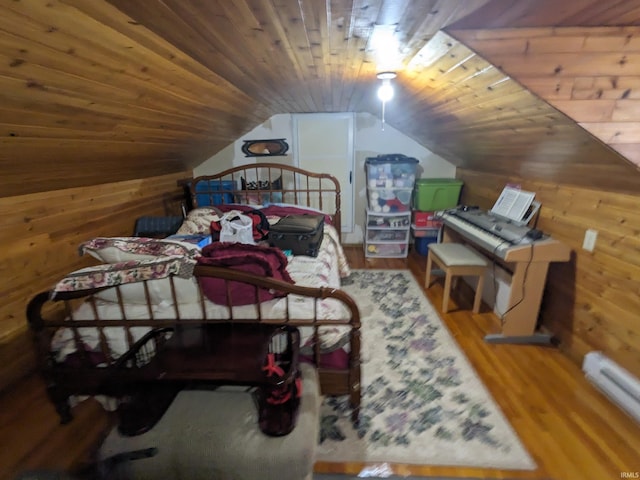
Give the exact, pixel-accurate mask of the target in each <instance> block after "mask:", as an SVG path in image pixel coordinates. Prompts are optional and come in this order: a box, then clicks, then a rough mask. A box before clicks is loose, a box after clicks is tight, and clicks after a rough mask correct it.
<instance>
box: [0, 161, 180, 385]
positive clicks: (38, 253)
mask: <svg viewBox="0 0 640 480" xmlns="http://www.w3.org/2000/svg"><path fill="white" fill-rule="evenodd" d="M190 177H191V172H188V171H185V172H180V173H175V174H170V175H162V176H157V177H150V178H144V179H139V180H127V181H122V182H115V183H105V184H102V185H95V186H92V187H74V188H68V189H62V190H54V191H48V192H40V193H32V194H27V195H20V196H13V197H3V198H0V219H1V220H0V244H1V245H2V249H0V252H1V253H0V298H2V304H1V305H0V309H1V310H0V389H2V388H3V387H5V386H6V385H8V384H10V383H11V382H12V381H14V380H15V379H17V378H19V377H20V376H21V375H23V374H24V373H26V372H28V371H29V370H30V369H32V368H33V360H32V358H31V345H30V344H29V341H28V339H27V338H26V337H25V335H24V333H25V331H26V326H27V325H26V317H25V308H26V305H27V302H28V300H29V299H30V298H31V297H32V296H33V295H34V294H36V293H38V292H40V291H42V290H46V289H48V288H51V286H52V285H53V284H55V282H56V281H57V280H59V278H60V277H61V276H62V275H64V274H65V273H67V272H69V271H72V270H75V269H77V268H81V267H83V266H87V265H91V264H95V260H93V259H91V258H86V257H80V256H79V255H78V245H79V244H80V243H81V242H83V241H86V240H88V239H90V238H93V237H97V236H118V235H131V234H132V232H133V228H134V223H135V219H136V218H137V217H139V216H142V215H165V214H166V212H167V207H168V206H170V207H173V208H175V206H176V202H175V201H174V199H175V197H178V196H180V195H181V194H182V189H181V187H179V186H178V183H177V182H178V180H180V179H184V178H190ZM170 213H173V214H179V212H177V211H175V210H173V211H172V212H170Z"/></svg>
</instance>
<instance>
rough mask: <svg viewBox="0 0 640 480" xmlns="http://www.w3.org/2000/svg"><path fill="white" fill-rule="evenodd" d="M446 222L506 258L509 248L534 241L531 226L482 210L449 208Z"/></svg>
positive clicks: (472, 240)
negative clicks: (521, 224) (529, 234)
mask: <svg viewBox="0 0 640 480" xmlns="http://www.w3.org/2000/svg"><path fill="white" fill-rule="evenodd" d="M442 219H443V221H444V224H445V225H446V226H448V227H450V228H451V229H452V230H455V231H456V232H458V233H459V234H460V235H462V236H464V237H465V238H467V239H469V240H470V241H471V242H472V243H475V244H477V245H478V246H480V247H482V248H484V249H485V250H488V251H489V252H490V253H492V254H494V255H496V256H497V257H500V258H502V259H505V257H506V256H507V252H508V250H509V249H511V248H513V247H514V246H524V245H529V244H530V243H532V240H531V239H530V238H528V237H527V233H528V232H529V230H530V228H529V227H526V226H520V225H516V224H512V223H510V222H509V221H506V220H502V219H500V218H497V217H495V216H493V215H490V214H488V213H486V212H484V211H482V210H468V211H462V210H449V211H446V212H444V213H443V215H442Z"/></svg>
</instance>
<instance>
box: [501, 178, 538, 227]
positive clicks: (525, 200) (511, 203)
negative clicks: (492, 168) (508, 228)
mask: <svg viewBox="0 0 640 480" xmlns="http://www.w3.org/2000/svg"><path fill="white" fill-rule="evenodd" d="M535 196H536V194H535V193H533V192H526V191H524V190H519V189H517V188H513V187H504V190H502V193H501V194H500V197H498V200H496V203H495V205H494V206H493V208H492V209H491V213H493V214H495V215H499V216H501V217H504V218H508V219H509V220H513V221H515V222H520V221H522V219H523V218H524V216H525V214H526V213H527V210H528V209H529V207H530V206H531V203H532V202H533V199H534V198H535Z"/></svg>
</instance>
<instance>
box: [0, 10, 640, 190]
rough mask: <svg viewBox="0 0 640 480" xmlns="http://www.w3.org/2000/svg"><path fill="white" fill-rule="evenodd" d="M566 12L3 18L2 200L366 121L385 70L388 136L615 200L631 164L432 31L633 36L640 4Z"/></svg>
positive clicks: (188, 163)
mask: <svg viewBox="0 0 640 480" xmlns="http://www.w3.org/2000/svg"><path fill="white" fill-rule="evenodd" d="M565 4H567V5H565ZM565 4H562V5H558V3H557V2H554V1H550V0H534V1H533V0H532V1H527V2H522V1H516V0H367V1H365V0H349V1H344V0H299V1H295V2H294V1H291V0H235V1H233V2H230V1H227V0H138V1H130V0H47V1H44V0H33V1H11V2H9V1H5V2H2V4H0V57H1V59H2V62H1V63H0V87H2V88H0V138H1V139H2V140H1V142H2V144H1V149H0V165H2V174H3V175H2V178H3V179H2V181H1V182H2V187H3V188H2V189H0V195H2V196H9V195H17V194H23V193H29V192H34V191H46V190H52V189H56V188H64V187H72V186H80V185H91V184H96V183H103V182H108V181H119V180H125V179H128V178H141V177H147V176H152V175H161V174H165V173H171V172H178V171H182V170H184V169H189V168H192V167H194V166H196V165H198V164H200V163H201V162H202V161H204V160H206V159H207V158H208V157H209V156H211V155H213V154H215V153H216V152H218V151H220V150H221V149H222V148H224V147H226V146H227V145H228V144H230V143H231V142H233V141H234V140H236V139H237V138H239V137H241V136H242V135H243V134H245V133H246V132H247V131H249V130H251V129H252V128H253V127H255V126H256V125H258V124H260V123H261V122H263V121H265V120H266V119H268V118H269V117H270V116H272V115H274V114H278V113H300V112H343V111H353V112H371V113H372V114H374V115H380V104H379V101H378V100H377V98H376V97H375V90H376V87H377V82H378V81H377V80H376V77H375V74H376V72H378V71H382V70H394V71H396V72H398V78H397V79H396V80H395V85H396V91H397V95H396V98H395V99H394V100H393V103H392V104H390V105H389V108H388V116H387V122H388V123H389V124H391V125H392V126H395V127H396V128H398V129H399V130H401V131H403V132H404V133H406V134H407V135H409V136H410V137H412V138H414V139H415V140H417V141H418V142H420V143H422V144H423V145H425V146H426V147H428V148H430V149H431V150H433V151H434V152H436V153H439V154H441V155H442V156H443V157H445V158H446V159H448V160H450V161H451V162H453V163H455V164H456V165H459V166H461V167H464V168H469V169H475V170H480V171H487V172H494V173H505V172H509V173H519V174H523V175H526V176H528V177H530V178H533V179H535V178H538V179H546V180H552V181H563V182H567V178H569V179H570V180H569V183H572V182H573V183H575V184H578V185H585V186H598V187H606V188H611V189H618V190H623V191H629V190H630V189H631V188H632V187H633V188H634V186H635V185H637V181H638V178H639V175H640V174H638V169H637V167H636V166H635V165H634V164H633V163H632V162H630V161H628V160H627V159H625V158H624V157H623V156H621V155H620V154H618V153H616V152H615V151H613V150H612V149H611V148H608V147H606V146H604V145H603V144H602V143H601V142H599V141H597V140H596V139H595V138H594V137H593V136H591V135H590V134H587V133H586V132H585V131H584V130H583V129H581V128H580V127H579V126H577V125H575V123H574V122H572V121H570V120H569V119H568V118H567V117H565V116H564V115H562V114H561V113H559V112H558V111H557V110H555V109H554V108H553V107H550V106H549V105H548V104H546V103H545V102H543V101H541V100H540V99H539V98H538V97H536V96H534V95H532V94H530V93H529V92H528V91H526V90H525V89H524V88H523V87H522V86H521V85H520V83H518V82H517V81H516V80H513V79H511V78H509V77H507V76H506V75H505V74H503V73H502V71H501V70H500V69H498V68H496V67H494V66H492V65H491V64H490V63H488V62H487V60H485V59H484V58H482V57H481V56H480V55H478V53H476V52H474V51H472V50H470V49H469V48H468V47H467V46H466V45H464V44H463V43H461V42H460V41H457V40H454V38H452V37H450V36H449V35H448V34H446V33H444V32H443V31H442V29H443V28H445V27H448V26H451V30H452V31H453V30H456V31H460V30H464V29H482V28H484V29H486V28H491V29H495V28H503V27H523V26H526V27H544V26H547V27H548V26H571V25H578V24H580V25H586V26H591V25H593V26H596V25H640V0H625V1H609V2H606V5H607V7H606V8H605V7H604V4H605V2H602V1H601V0H582V1H580V2H565ZM639 120H640V119H639ZM603 177H604V178H603Z"/></svg>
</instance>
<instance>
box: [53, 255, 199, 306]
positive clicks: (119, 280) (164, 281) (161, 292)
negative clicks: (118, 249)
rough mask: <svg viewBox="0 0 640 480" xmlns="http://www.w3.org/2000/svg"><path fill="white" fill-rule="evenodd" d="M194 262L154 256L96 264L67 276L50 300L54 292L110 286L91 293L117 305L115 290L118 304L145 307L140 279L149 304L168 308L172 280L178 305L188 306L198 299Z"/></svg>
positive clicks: (170, 300) (181, 258)
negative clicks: (118, 290) (166, 305)
mask: <svg viewBox="0 0 640 480" xmlns="http://www.w3.org/2000/svg"><path fill="white" fill-rule="evenodd" d="M194 264H195V261H193V260H191V259H187V258H185V257H156V258H155V259H154V260H142V261H127V262H121V263H111V264H106V265H96V266H94V267H87V268H83V269H80V270H76V271H75V272H71V273H69V274H68V275H67V276H66V277H65V278H63V279H62V280H61V281H60V282H58V284H57V285H56V286H55V288H54V293H53V298H55V296H56V294H57V293H58V292H70V291H82V290H91V289H94V288H100V287H113V288H109V289H106V290H103V291H100V292H98V293H97V294H95V296H96V298H99V299H101V300H104V301H107V302H117V301H118V294H117V289H120V293H121V295H122V301H123V302H125V303H130V304H146V303H147V297H146V294H145V288H144V280H146V283H147V287H148V290H149V299H150V301H151V303H152V304H154V305H158V304H161V303H163V302H164V304H169V305H172V304H173V303H174V302H173V295H172V292H171V281H172V280H173V283H174V286H175V290H176V297H177V301H178V303H191V302H195V301H197V300H198V299H199V295H200V294H199V288H198V284H197V282H196V279H195V277H193V275H192V272H193V266H194Z"/></svg>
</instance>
